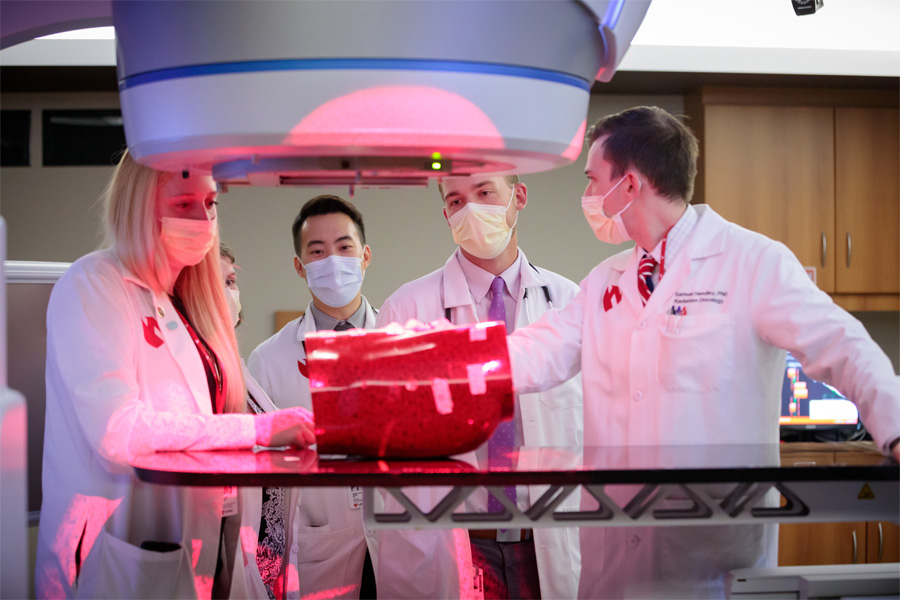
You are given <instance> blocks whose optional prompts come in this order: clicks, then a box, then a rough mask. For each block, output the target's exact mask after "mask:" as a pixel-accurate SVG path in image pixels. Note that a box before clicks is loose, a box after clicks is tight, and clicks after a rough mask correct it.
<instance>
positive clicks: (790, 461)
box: [778, 443, 900, 567]
mask: <svg viewBox="0 0 900 600" xmlns="http://www.w3.org/2000/svg"><path fill="white" fill-rule="evenodd" d="M882 460H884V457H882V456H881V455H880V454H878V453H877V452H875V451H874V447H873V446H872V445H871V444H867V443H855V444H782V452H781V463H782V465H831V464H850V465H866V464H878V463H880V462H881V461H882ZM879 562H884V563H890V562H900V528H898V526H897V525H896V524H894V523H890V522H886V521H876V522H869V523H782V524H780V525H779V534H778V565H779V566H782V567H785V566H796V565H830V564H852V563H879Z"/></svg>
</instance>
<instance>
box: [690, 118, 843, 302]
mask: <svg viewBox="0 0 900 600" xmlns="http://www.w3.org/2000/svg"><path fill="white" fill-rule="evenodd" d="M704 123H705V127H704V129H705V148H704V152H705V155H706V156H705V157H703V161H704V173H705V176H704V183H705V190H706V191H705V200H706V202H707V203H708V204H709V205H710V206H712V207H713V209H714V210H716V211H717V212H718V213H719V214H721V215H722V216H723V217H725V218H726V219H728V220H730V221H734V222H735V223H737V224H739V225H742V226H744V227H746V228H748V229H752V230H754V231H758V232H759V233H762V234H764V235H766V236H768V237H770V238H772V239H775V240H779V241H781V242H784V243H785V244H786V245H787V246H788V247H789V248H790V249H791V250H792V251H793V252H794V254H796V255H797V258H799V259H800V262H801V263H803V265H806V266H815V267H816V270H817V282H818V284H819V287H820V288H821V289H823V290H825V291H827V292H832V291H834V267H833V265H834V251H833V248H834V109H833V108H831V107H794V106H715V105H713V106H706V108H705V113H704Z"/></svg>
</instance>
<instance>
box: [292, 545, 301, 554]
mask: <svg viewBox="0 0 900 600" xmlns="http://www.w3.org/2000/svg"><path fill="white" fill-rule="evenodd" d="M299 552H300V546H299V545H297V544H294V545H293V546H291V554H297V553H299Z"/></svg>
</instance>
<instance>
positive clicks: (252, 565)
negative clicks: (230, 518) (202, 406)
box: [238, 361, 296, 600]
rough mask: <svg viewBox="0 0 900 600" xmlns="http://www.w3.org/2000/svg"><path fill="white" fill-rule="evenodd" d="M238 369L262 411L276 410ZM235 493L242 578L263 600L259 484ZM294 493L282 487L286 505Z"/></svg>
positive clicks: (285, 577)
mask: <svg viewBox="0 0 900 600" xmlns="http://www.w3.org/2000/svg"><path fill="white" fill-rule="evenodd" d="M241 370H242V372H243V374H244V385H246V386H247V393H248V394H249V395H251V396H253V400H254V401H255V402H256V404H257V405H258V406H259V407H260V408H261V409H262V411H263V412H265V413H270V412H275V411H276V410H278V407H277V406H275V404H273V403H272V401H271V400H270V399H269V396H268V395H267V394H266V392H265V390H264V389H262V387H261V386H260V385H259V384H258V383H257V382H256V380H255V379H254V378H253V375H251V374H250V370H249V369H248V368H247V365H246V364H244V361H241ZM238 493H239V494H240V499H241V548H242V550H243V552H244V559H243V566H244V569H245V570H246V571H247V577H246V579H247V585H248V588H249V589H250V594H249V597H250V598H258V599H261V600H265V599H266V598H267V597H268V591H266V585H265V583H263V580H262V576H261V575H260V573H259V567H258V566H257V564H256V549H257V547H258V546H259V528H260V522H261V520H262V488H260V487H242V488H238ZM295 493H296V489H294V488H285V490H284V498H285V505H286V506H291V505H293V502H292V501H291V499H292V494H295ZM294 502H296V500H294ZM288 541H289V540H288ZM282 566H283V567H285V568H284V569H283V570H282V572H281V578H282V589H284V590H287V589H289V588H290V587H291V583H292V582H293V581H296V578H294V579H292V578H291V573H290V571H289V570H288V568H287V565H282Z"/></svg>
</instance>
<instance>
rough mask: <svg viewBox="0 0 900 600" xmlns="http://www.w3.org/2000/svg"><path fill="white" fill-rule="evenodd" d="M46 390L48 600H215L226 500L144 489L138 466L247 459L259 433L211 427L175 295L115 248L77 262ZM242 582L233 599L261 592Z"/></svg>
mask: <svg viewBox="0 0 900 600" xmlns="http://www.w3.org/2000/svg"><path fill="white" fill-rule="evenodd" d="M46 383H47V417H46V423H45V434H44V462H43V489H44V498H43V505H42V507H41V524H40V531H39V534H38V548H37V560H36V568H35V589H36V592H37V595H38V597H62V596H66V597H90V598H95V597H113V598H135V597H160V598H195V597H200V598H204V597H205V598H208V597H209V596H210V593H211V591H212V583H213V576H214V574H215V569H216V558H217V552H218V542H219V529H220V526H221V522H222V518H221V514H222V500H223V490H222V488H215V487H180V486H165V485H155V484H149V483H144V482H141V481H139V480H138V479H137V478H136V477H135V476H134V472H133V470H132V469H131V467H130V466H129V459H130V458H131V457H133V456H135V455H137V454H139V453H144V452H152V451H154V450H208V449H216V448H249V447H251V446H252V445H253V444H254V443H255V440H256V431H255V427H254V424H253V417H252V416H251V415H244V414H228V415H218V416H213V415H212V407H211V403H210V397H209V390H208V387H207V380H206V373H205V371H204V368H203V364H202V362H201V359H200V355H199V353H198V352H197V348H196V347H195V346H194V343H193V341H191V338H190V335H189V334H188V332H187V330H186V329H185V327H184V325H183V324H182V323H181V320H180V319H179V317H178V315H177V313H176V312H175V309H174V307H173V306H172V304H171V302H170V300H169V298H168V296H167V295H166V294H155V293H154V292H152V291H151V290H150V289H148V288H147V287H146V286H145V285H144V284H143V283H142V282H141V281H139V280H137V279H136V278H135V277H134V276H133V275H132V274H130V273H129V272H128V271H127V270H126V269H125V268H124V267H123V266H122V265H121V264H120V263H119V261H118V259H117V258H116V257H115V255H114V254H113V253H112V251H110V250H104V251H99V252H95V253H92V254H89V255H87V256H85V257H83V258H81V259H80V260H78V261H76V262H75V263H74V264H73V265H72V266H71V267H70V268H69V269H68V271H67V272H66V273H65V275H63V277H62V278H61V279H60V280H59V282H58V283H57V284H56V286H55V287H54V289H53V292H52V294H51V296H50V304H49V308H48V314H47V365H46ZM145 541H153V542H169V543H174V544H179V545H180V548H179V549H178V550H174V551H171V552H165V553H163V552H155V551H152V550H146V549H142V548H140V545H141V544H142V543H143V542H145ZM79 544H80V546H81V553H80V554H81V570H80V576H78V577H77V578H76V550H77V548H78V547H79ZM235 550H236V548H232V549H231V550H230V551H231V552H234V551H235ZM245 575H246V573H245V571H244V569H241V568H237V566H235V569H234V578H233V586H232V596H248V595H249V594H250V593H252V592H251V591H250V588H247V587H245V584H246V579H245Z"/></svg>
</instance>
